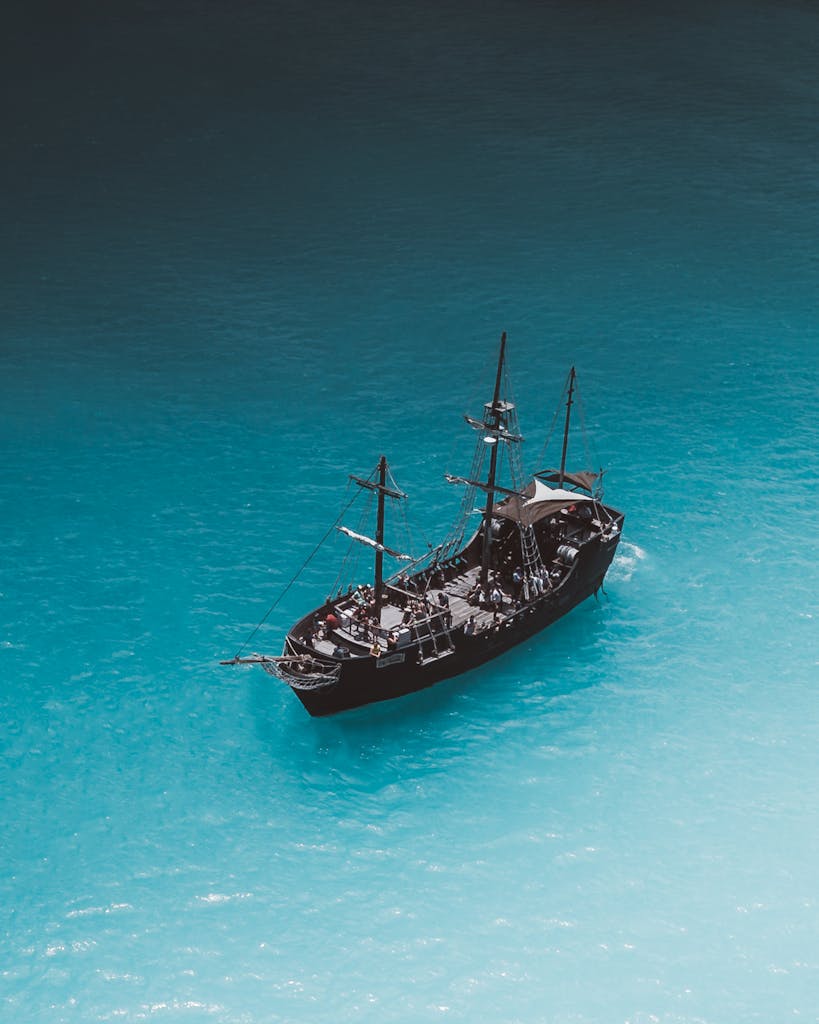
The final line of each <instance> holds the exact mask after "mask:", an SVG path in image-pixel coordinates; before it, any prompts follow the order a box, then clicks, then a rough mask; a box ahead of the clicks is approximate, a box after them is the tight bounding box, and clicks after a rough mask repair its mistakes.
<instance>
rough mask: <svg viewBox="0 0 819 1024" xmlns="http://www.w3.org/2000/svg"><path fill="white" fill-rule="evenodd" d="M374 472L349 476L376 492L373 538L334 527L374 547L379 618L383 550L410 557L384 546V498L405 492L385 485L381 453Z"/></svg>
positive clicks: (376, 613)
mask: <svg viewBox="0 0 819 1024" xmlns="http://www.w3.org/2000/svg"><path fill="white" fill-rule="evenodd" d="M375 472H376V475H377V479H376V480H372V479H369V480H362V479H361V477H358V476H352V475H351V476H350V479H351V480H353V481H354V482H355V483H357V484H358V486H359V487H364V488H366V489H367V490H368V491H375V492H376V493H377V494H378V505H377V512H376V522H375V539H372V538H370V537H364V536H363V535H362V534H360V533H353V531H352V530H348V529H347V527H346V526H336V529H337V530H340V531H341V533H345V534H346V535H347V536H348V537H352V539H353V540H356V541H358V542H359V543H361V544H367V545H368V546H369V547H372V548H375V571H374V573H373V577H374V578H373V604H374V611H375V615H376V618H378V619H380V616H381V604H382V593H381V591H382V589H383V587H384V552H385V551H386V552H387V554H388V555H392V557H393V558H403V559H407V560H410V557H409V555H402V554H401V552H400V551H393V550H392V548H387V547H384V504H385V503H384V499H385V498H406V494H404V493H403V491H398V490H396V489H395V488H394V487H387V460H386V458H385V456H383V455H382V456H381V458H380V459H379V460H378V465H377V466H376V469H375Z"/></svg>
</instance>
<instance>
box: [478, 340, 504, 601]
mask: <svg viewBox="0 0 819 1024" xmlns="http://www.w3.org/2000/svg"><path fill="white" fill-rule="evenodd" d="M505 352H506V331H504V332H503V334H501V342H500V353H499V354H498V372H497V374H496V376H495V393H494V395H493V396H492V405H491V407H490V408H489V409H488V410H487V418H486V421H485V424H486V427H487V429H489V430H493V431H497V429H498V427H499V426H500V421H501V407H500V405H499V401H500V389H501V378H502V376H503V359H504V355H505ZM487 443H488V444H491V446H492V453H491V455H490V456H489V477H488V478H487V481H486V508H485V509H484V514H483V555H482V558H481V586H482V588H483V589H486V585H487V583H488V581H489V562H490V559H491V553H492V509H493V507H494V505H495V474H496V473H497V468H498V437H497V434H495V435H494V436H491V438H490V439H489V440H488V441H487Z"/></svg>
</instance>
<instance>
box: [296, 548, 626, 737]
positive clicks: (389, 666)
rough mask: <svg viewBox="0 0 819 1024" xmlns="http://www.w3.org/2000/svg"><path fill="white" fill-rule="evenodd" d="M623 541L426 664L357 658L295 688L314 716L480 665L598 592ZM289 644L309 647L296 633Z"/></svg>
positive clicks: (586, 555)
mask: <svg viewBox="0 0 819 1024" xmlns="http://www.w3.org/2000/svg"><path fill="white" fill-rule="evenodd" d="M619 539H620V535H619V532H618V533H616V534H615V535H614V536H610V537H608V538H600V539H599V540H597V541H596V542H592V543H588V544H586V545H584V547H583V549H582V550H581V551H580V552H579V553H578V559H577V563H576V564H575V565H574V566H573V569H572V572H571V573H570V574H569V575H568V577H567V578H566V579H565V580H564V581H563V583H562V584H561V586H560V587H558V588H557V589H555V590H554V591H552V592H551V593H548V594H546V595H544V596H543V597H540V598H538V599H537V600H536V601H533V602H531V603H530V604H528V605H524V606H523V607H522V608H521V609H520V610H519V611H518V612H516V613H515V614H513V615H509V616H507V617H505V618H504V619H503V621H502V623H501V624H500V625H499V626H498V627H497V628H492V629H487V630H485V631H483V632H480V633H477V634H475V635H473V636H466V635H464V631H463V629H462V628H461V629H456V630H453V631H452V641H453V646H452V648H451V649H450V650H449V651H447V652H445V653H442V654H439V655H438V656H437V657H434V658H429V659H428V660H426V661H424V662H423V663H421V664H416V663H415V662H414V660H413V658H412V652H411V651H406V652H398V653H394V654H388V655H386V656H382V657H380V658H375V657H370V656H367V657H358V658H352V659H350V660H348V661H344V662H342V664H341V672H340V674H339V677H338V680H337V681H336V682H334V683H332V684H331V685H329V686H323V687H321V688H317V689H300V688H296V687H293V689H294V692H295V693H296V695H297V696H298V698H299V700H300V701H301V702H302V704H303V705H304V707H305V708H306V709H307V711H308V712H309V713H310V714H311V715H313V716H315V717H321V716H325V715H333V714H337V713H338V712H339V711H347V710H350V709H352V708H357V707H362V706H364V705H366V704H372V703H375V702H376V701H384V700H392V699H394V698H396V697H403V696H406V695H407V694H410V693H415V692H417V691H418V690H423V689H426V688H427V687H430V686H433V685H434V684H435V683H438V682H440V681H441V680H443V679H449V678H452V677H453V676H457V675H460V674H462V673H463V672H467V671H469V670H470V669H473V668H477V667H478V666H480V665H483V664H485V663H486V662H487V661H491V660H492V659H493V658H496V657H498V656H499V655H501V654H503V653H504V652H506V651H508V650H510V649H511V648H513V647H516V646H517V645H518V644H520V643H522V642H524V641H525V640H528V639H529V638H530V637H532V636H534V635H535V634H537V633H540V632H541V631H542V630H544V629H546V627H547V626H550V625H551V624H552V623H553V622H555V621H557V619H559V618H562V616H564V615H565V614H566V613H567V612H569V611H571V609H572V608H574V607H576V606H577V605H578V604H580V603H581V602H582V601H584V600H586V598H588V597H590V596H591V595H592V594H594V593H596V592H597V590H598V589H599V588H600V586H601V584H602V583H603V579H604V577H605V575H606V572H607V570H608V568H609V565H610V564H611V561H612V559H613V557H614V553H615V551H616V549H617V544H618V541H619ZM289 642H290V643H291V644H294V645H295V646H296V647H297V648H300V649H303V650H304V651H305V652H307V651H308V649H307V648H306V647H303V645H301V644H299V643H298V641H295V640H294V638H292V637H291V638H290V639H289Z"/></svg>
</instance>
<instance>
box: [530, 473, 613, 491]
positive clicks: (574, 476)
mask: <svg viewBox="0 0 819 1024" xmlns="http://www.w3.org/2000/svg"><path fill="white" fill-rule="evenodd" d="M537 476H538V477H540V479H541V480H546V481H547V482H548V483H550V484H559V483H560V471H559V470H557V469H544V470H543V472H542V473H538V474H537ZM599 476H600V473H593V472H592V471H591V470H590V469H581V470H578V471H577V472H575V473H564V474H563V483H565V484H571V485H572V487H582V488H583V490H584V491H589V493H591V492H592V491H593V490H594V482H595V480H597V479H598V478H599Z"/></svg>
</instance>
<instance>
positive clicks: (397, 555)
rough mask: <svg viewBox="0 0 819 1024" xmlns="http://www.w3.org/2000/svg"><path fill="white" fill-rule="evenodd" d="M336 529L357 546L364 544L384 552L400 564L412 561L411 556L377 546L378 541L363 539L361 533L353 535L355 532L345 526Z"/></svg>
mask: <svg viewBox="0 0 819 1024" xmlns="http://www.w3.org/2000/svg"><path fill="white" fill-rule="evenodd" d="M336 529H337V530H338V531H339V532H340V533H344V534H346V535H347V536H348V537H352V539H353V540H357V541H358V542H359V544H366V545H367V546H368V547H371V548H375V550H376V551H384V552H385V553H386V554H388V555H390V556H391V557H392V558H400V559H401V561H402V562H411V561H412V555H402V554H401V552H400V551H393V549H392V548H388V547H386V546H385V545H384V544H379V543H378V541H377V540H373V539H372V537H365V536H364V534H363V533H355V531H353V530H350V529H348V528H347V527H346V526H337V527H336Z"/></svg>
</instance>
